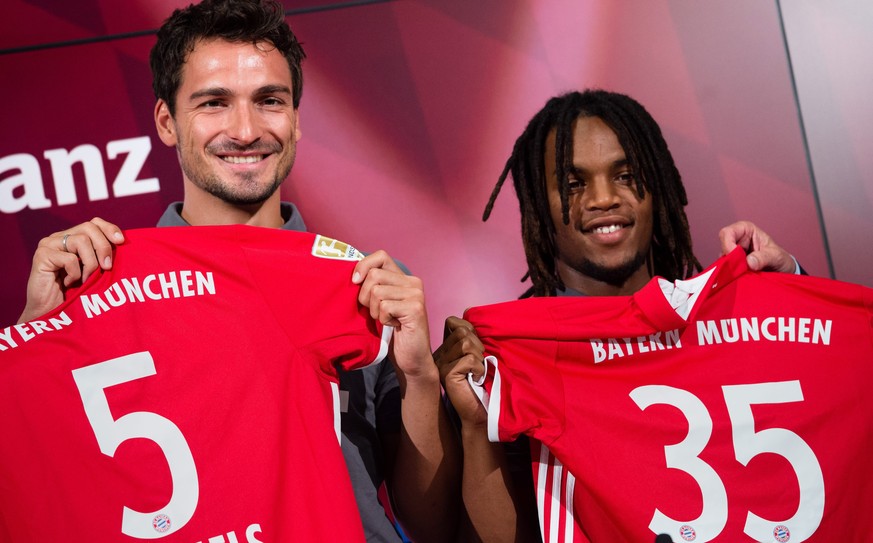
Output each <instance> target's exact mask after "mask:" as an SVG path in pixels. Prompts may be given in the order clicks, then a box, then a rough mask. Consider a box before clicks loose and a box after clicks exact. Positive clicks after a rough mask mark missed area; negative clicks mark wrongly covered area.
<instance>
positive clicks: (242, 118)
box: [226, 104, 261, 145]
mask: <svg viewBox="0 0 873 543" xmlns="http://www.w3.org/2000/svg"><path fill="white" fill-rule="evenodd" d="M226 132H227V135H228V136H229V137H230V138H231V139H233V140H234V141H236V142H238V143H240V144H244V145H247V144H250V143H252V142H254V141H257V140H258V139H259V138H260V137H261V129H260V125H259V121H258V116H257V113H256V112H255V111H254V107H253V106H252V105H246V104H241V105H238V106H236V107H234V108H233V110H232V112H231V114H230V116H229V119H228V126H227V127H226Z"/></svg>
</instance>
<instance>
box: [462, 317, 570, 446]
mask: <svg viewBox="0 0 873 543" xmlns="http://www.w3.org/2000/svg"><path fill="white" fill-rule="evenodd" d="M517 309H518V308H517V306H516V305H515V304H514V303H511V302H510V303H506V304H498V305H494V306H485V307H478V308H471V309H469V310H467V312H466V313H465V315H464V317H465V318H466V319H467V320H469V321H470V322H471V323H472V324H473V326H474V327H475V328H476V331H477V334H479V338H480V340H481V341H482V344H483V345H484V347H485V355H486V358H485V365H486V371H485V375H484V376H483V379H481V380H480V382H478V383H475V382H473V381H472V380H471V381H470V384H471V386H473V390H474V392H476V394H477V396H478V397H479V399H480V401H482V403H483V405H484V406H485V408H486V410H487V411H488V437H489V439H490V440H491V441H494V442H497V441H513V440H515V439H516V438H518V436H519V435H520V434H531V433H532V432H533V431H534V430H536V435H537V437H538V438H539V439H541V440H542V441H543V442H545V443H549V442H551V441H552V440H554V439H556V438H557V437H558V436H560V434H561V433H562V431H563V426H564V422H563V419H562V417H560V416H559V414H560V413H563V412H564V408H563V406H564V404H565V393H564V385H563V381H562V379H561V376H560V373H559V372H558V371H556V370H555V365H556V362H557V357H558V349H559V348H560V345H559V343H558V342H555V341H541V340H540V341H525V340H524V339H523V338H515V339H513V340H512V341H503V339H508V338H502V337H500V335H499V332H497V330H499V328H500V321H501V319H504V318H517V317H518V315H519V311H517ZM494 332H497V333H495V334H494V335H491V334H492V333H494Z"/></svg>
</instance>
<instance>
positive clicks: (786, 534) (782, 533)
mask: <svg viewBox="0 0 873 543" xmlns="http://www.w3.org/2000/svg"><path fill="white" fill-rule="evenodd" d="M773 538H774V539H776V541H778V542H779V543H786V542H787V541H788V540H789V539H791V531H789V530H788V527H787V526H783V525H782V524H780V525H779V526H776V528H774V529H773Z"/></svg>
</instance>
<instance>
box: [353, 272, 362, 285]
mask: <svg viewBox="0 0 873 543" xmlns="http://www.w3.org/2000/svg"><path fill="white" fill-rule="evenodd" d="M360 282H361V274H360V273H358V272H355V274H354V275H352V283H360Z"/></svg>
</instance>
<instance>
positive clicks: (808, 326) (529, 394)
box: [466, 250, 873, 543]
mask: <svg viewBox="0 0 873 543" xmlns="http://www.w3.org/2000/svg"><path fill="white" fill-rule="evenodd" d="M466 318H467V319H468V320H470V321H471V322H472V323H473V324H474V326H475V327H476V330H477V332H478V334H479V336H480V337H481V338H482V341H483V343H484V344H485V348H486V355H490V356H489V357H488V358H486V366H487V368H486V370H487V373H486V376H485V378H484V379H483V380H482V381H481V382H478V383H473V385H474V390H476V391H477V393H478V394H479V396H480V398H481V399H482V400H483V403H484V404H485V405H486V407H487V409H488V424H489V436H490V438H491V439H492V440H493V441H506V440H512V439H515V438H516V437H517V436H518V435H520V434H527V435H529V436H531V437H532V438H533V439H532V461H533V464H534V465H533V469H534V478H535V480H536V485H537V493H538V505H539V509H540V519H541V528H542V530H543V534H544V540H545V541H547V542H552V541H575V542H577V543H578V542H593V543H617V542H628V543H639V542H651V541H654V539H655V536H656V535H657V534H668V535H669V536H670V537H671V538H672V540H673V541H674V542H682V541H693V542H695V543H705V542H708V541H717V542H730V543H738V542H756V541H763V542H773V543H785V542H791V543H799V542H801V541H811V542H822V543H830V542H833V541H840V542H842V543H846V542H858V543H860V542H864V541H869V540H870V538H871V536H870V530H869V529H868V528H865V527H864V526H863V524H864V521H863V520H862V517H863V516H864V515H865V514H866V513H865V512H866V511H871V510H873V474H871V469H870V467H869V456H870V451H873V432H871V431H870V429H871V428H873V401H871V399H870V393H869V391H870V389H871V386H873V290H871V289H869V288H865V287H862V286H859V285H852V284H847V283H841V282H837V281H831V280H827V279H819V278H812V277H802V276H796V275H791V274H778V273H754V272H750V271H749V270H748V268H747V266H746V263H745V257H744V254H743V253H742V251H741V250H737V251H735V252H733V253H731V254H730V255H727V256H725V257H723V258H721V259H720V260H719V261H717V262H716V263H715V264H714V265H713V266H712V267H710V268H709V269H708V270H706V271H705V272H704V273H703V274H701V275H699V276H698V277H696V278H692V279H690V280H688V281H677V282H676V283H675V284H673V283H669V282H667V281H665V280H663V279H659V278H656V279H654V280H652V281H651V282H650V283H649V284H648V285H646V286H645V287H644V288H643V289H642V290H640V291H639V292H638V293H636V294H635V295H633V296H627V297H597V298H595V297H590V298H566V297H565V298H538V299H528V300H521V301H516V302H509V303H505V304H497V305H492V306H485V307H478V308H473V309H470V310H468V311H467V313H466ZM864 518H866V517H864Z"/></svg>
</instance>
